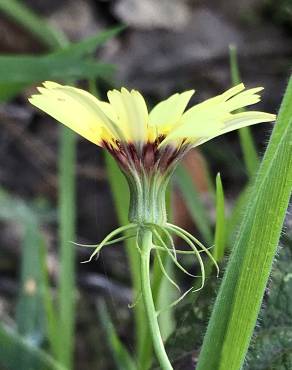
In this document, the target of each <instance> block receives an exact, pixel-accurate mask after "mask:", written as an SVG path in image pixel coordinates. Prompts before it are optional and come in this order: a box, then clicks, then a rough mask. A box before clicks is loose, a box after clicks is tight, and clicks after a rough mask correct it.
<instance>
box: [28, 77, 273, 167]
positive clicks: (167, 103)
mask: <svg viewBox="0 0 292 370" xmlns="http://www.w3.org/2000/svg"><path fill="white" fill-rule="evenodd" d="M43 86H44V87H39V88H38V90H39V92H40V94H39V95H33V96H32V97H31V98H30V99H29V101H30V102H31V104H33V105H35V106H36V107H38V108H40V109H42V110H43V111H45V112H46V113H48V114H49V115H51V116H52V117H54V118H55V119H56V120H58V121H60V122H61V123H63V124H64V125H66V126H68V127H69V128H71V129H72V130H74V131H75V132H77V133H78V134H80V135H81V136H83V137H85V138H86V139H88V140H89V141H91V142H93V143H95V144H97V145H99V146H103V147H105V148H107V149H108V150H109V151H110V152H111V153H112V154H113V155H114V156H115V157H116V159H117V160H118V161H119V163H120V165H121V167H122V168H124V169H126V168H127V167H133V168H135V169H139V167H141V168H143V169H146V170H147V169H148V170H149V169H153V170H159V171H164V170H166V169H167V167H168V166H169V165H170V164H171V163H172V162H173V161H174V160H175V159H176V158H177V157H180V156H181V154H183V153H185V151H186V150H188V149H190V148H192V147H195V146H198V145H200V144H203V143H204V142H206V141H208V140H210V139H212V138H214V137H216V136H219V135H222V134H224V133H227V132H229V131H233V130H236V129H239V128H242V127H245V126H249V125H253V124H256V123H259V122H268V121H273V120H274V119H275V115H273V114H269V113H264V112H256V111H249V112H240V113H236V111H237V110H238V109H240V108H243V107H246V106H248V105H251V104H254V103H257V102H258V101H259V100H260V96H259V95H258V93H259V92H260V91H261V90H262V89H263V88H261V87H258V88H253V89H248V90H245V87H244V85H243V84H239V85H237V86H235V87H233V88H231V89H229V90H227V91H226V92H224V93H223V94H221V95H218V96H216V97H214V98H211V99H208V100H206V101H204V102H203V103H200V104H197V105H195V106H193V107H191V108H190V109H188V110H186V107H187V105H188V103H189V101H190V98H191V97H192V95H193V94H194V90H190V91H186V92H183V93H181V94H178V93H177V94H174V95H172V96H170V97H169V98H168V99H166V100H164V101H162V102H160V103H158V104H157V105H156V106H155V107H154V108H153V109H152V110H151V111H150V112H149V111H148V108H147V105H146V103H145V100H144V98H143V96H142V95H141V94H140V93H139V92H138V91H136V90H131V91H128V90H127V89H125V88H122V89H121V91H118V90H111V91H109V92H108V102H105V101H101V100H99V99H97V98H96V97H94V96H93V95H91V94H90V93H88V92H87V91H84V90H81V89H78V88H75V87H71V86H62V85H59V84H57V83H55V82H45V83H44V84H43Z"/></svg>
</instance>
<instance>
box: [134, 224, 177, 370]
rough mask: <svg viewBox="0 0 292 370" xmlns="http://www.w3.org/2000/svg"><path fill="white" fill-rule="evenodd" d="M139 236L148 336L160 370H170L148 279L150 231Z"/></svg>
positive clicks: (150, 244)
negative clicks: (150, 338)
mask: <svg viewBox="0 0 292 370" xmlns="http://www.w3.org/2000/svg"><path fill="white" fill-rule="evenodd" d="M140 236H141V239H140V240H141V290H142V296H143V303H144V307H145V312H146V317H147V320H148V325H149V330H150V335H151V337H152V342H153V347H154V350H155V353H156V356H157V359H158V362H159V364H160V368H161V369H162V370H172V369H173V368H172V366H171V363H170V361H169V359H168V357H167V354H166V352H165V348H164V344H163V341H162V338H161V333H160V329H159V325H158V321H157V312H156V310H155V306H154V302H153V297H152V291H151V279H150V253H151V249H152V231H151V230H150V229H142V230H141V232H140Z"/></svg>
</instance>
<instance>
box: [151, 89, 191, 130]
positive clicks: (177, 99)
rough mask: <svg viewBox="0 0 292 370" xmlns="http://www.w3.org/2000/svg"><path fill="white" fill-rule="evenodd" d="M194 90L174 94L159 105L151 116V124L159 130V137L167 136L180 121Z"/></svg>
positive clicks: (152, 111)
mask: <svg viewBox="0 0 292 370" xmlns="http://www.w3.org/2000/svg"><path fill="white" fill-rule="evenodd" d="M194 92H195V91H194V90H190V91H185V92H183V93H182V94H174V95H172V96H170V97H169V98H168V99H166V100H164V101H162V102H160V103H158V104H157V105H156V106H155V107H154V108H153V109H152V110H151V112H150V114H149V124H150V126H152V127H155V128H157V135H159V134H167V133H168V132H169V131H170V130H171V129H172V128H173V127H174V126H175V124H176V123H177V122H178V121H179V119H180V118H181V116H182V114H183V112H184V110H185V109H186V106H187V105H188V103H189V101H190V99H191V97H192V95H193V94H194Z"/></svg>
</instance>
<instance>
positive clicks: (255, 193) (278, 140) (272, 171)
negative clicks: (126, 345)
mask: <svg viewBox="0 0 292 370" xmlns="http://www.w3.org/2000/svg"><path fill="white" fill-rule="evenodd" d="M291 116H292V77H291V78H290V82H289V84H288V87H287V91H286V94H285V96H284V98H283V102H282V104H281V109H280V112H279V116H278V119H277V123H276V125H275V127H274V130H273V133H272V136H271V139H270V142H269V145H268V148H267V150H266V153H265V156H264V159H263V162H262V164H261V166H260V170H259V173H258V175H257V177H256V179H255V183H254V185H253V188H252V191H251V192H250V196H249V200H248V207H247V209H246V212H245V215H244V218H243V222H242V224H241V227H240V230H239V234H238V237H237V239H236V241H235V245H234V248H233V251H232V254H231V256H230V260H229V263H228V266H227V269H226V272H225V275H224V278H223V281H222V284H221V287H220V291H219V294H218V296H217V299H216V302H215V306H214V309H213V313H212V315H211V319H210V321H209V325H208V329H207V333H206V335H205V338H204V343H203V347H202V350H201V353H200V357H199V363H198V366H197V369H198V370H225V369H229V370H238V369H240V368H241V366H242V364H243V361H244V358H245V355H246V352H247V349H248V346H249V343H250V340H251V336H252V333H253V330H254V327H255V324H256V320H257V316H258V314H259V310H260V306H261V302H262V298H263V295H264V291H265V287H266V284H267V281H268V278H269V274H270V272H271V268H272V263H273V259H274V256H275V253H276V251H277V247H278V242H279V238H280V234H281V229H282V225H283V221H284V217H285V213H286V209H287V205H288V202H289V198H290V194H291V187H292V146H291V142H292V119H291Z"/></svg>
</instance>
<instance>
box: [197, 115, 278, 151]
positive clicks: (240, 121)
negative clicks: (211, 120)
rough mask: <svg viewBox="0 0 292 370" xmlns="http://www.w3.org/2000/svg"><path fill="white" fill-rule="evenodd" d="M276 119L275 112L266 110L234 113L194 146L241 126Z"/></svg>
mask: <svg viewBox="0 0 292 370" xmlns="http://www.w3.org/2000/svg"><path fill="white" fill-rule="evenodd" d="M275 120H276V115H275V114H270V113H264V112H256V111H252V112H242V113H236V114H233V115H232V117H231V118H230V119H229V120H226V121H225V124H224V127H223V128H222V129H221V130H220V131H218V132H217V133H215V134H214V135H213V136H210V137H207V138H206V137H205V138H201V139H200V140H198V141H196V142H195V145H194V146H198V145H201V144H203V143H205V142H206V141H209V140H211V139H213V138H215V137H217V136H220V135H223V134H226V133H228V132H231V131H234V130H238V129H240V128H243V127H246V126H251V125H255V124H257V123H263V122H272V121H275Z"/></svg>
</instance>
